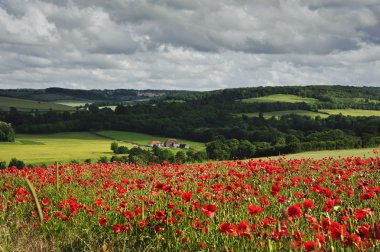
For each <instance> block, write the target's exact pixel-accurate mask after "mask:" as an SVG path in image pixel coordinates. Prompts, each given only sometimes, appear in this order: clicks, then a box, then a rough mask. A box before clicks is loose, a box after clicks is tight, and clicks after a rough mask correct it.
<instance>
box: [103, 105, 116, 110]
mask: <svg viewBox="0 0 380 252" xmlns="http://www.w3.org/2000/svg"><path fill="white" fill-rule="evenodd" d="M116 107H117V106H116V105H109V106H101V107H99V109H104V108H109V109H112V110H113V111H115V109H116Z"/></svg>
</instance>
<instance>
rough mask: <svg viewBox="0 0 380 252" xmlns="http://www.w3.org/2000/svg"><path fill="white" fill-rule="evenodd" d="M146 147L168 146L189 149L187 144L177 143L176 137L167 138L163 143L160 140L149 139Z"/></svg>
mask: <svg viewBox="0 0 380 252" xmlns="http://www.w3.org/2000/svg"><path fill="white" fill-rule="evenodd" d="M147 146H148V147H153V146H157V147H168V148H180V149H189V146H188V145H187V144H183V143H178V141H177V140H176V139H168V140H166V141H165V142H164V143H161V142H160V141H150V142H149V143H148V145H147Z"/></svg>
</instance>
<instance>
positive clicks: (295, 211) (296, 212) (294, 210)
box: [287, 204, 302, 218]
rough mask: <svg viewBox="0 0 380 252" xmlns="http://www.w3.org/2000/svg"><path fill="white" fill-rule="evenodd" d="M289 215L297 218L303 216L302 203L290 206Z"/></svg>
mask: <svg viewBox="0 0 380 252" xmlns="http://www.w3.org/2000/svg"><path fill="white" fill-rule="evenodd" d="M287 214H288V217H291V218H293V217H296V218H301V216H302V210H301V205H300V204H294V205H292V206H290V207H289V208H288V211H287Z"/></svg>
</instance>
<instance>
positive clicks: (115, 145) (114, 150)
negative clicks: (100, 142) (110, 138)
mask: <svg viewBox="0 0 380 252" xmlns="http://www.w3.org/2000/svg"><path fill="white" fill-rule="evenodd" d="M118 147H119V144H118V143H117V142H112V143H111V150H112V151H113V153H117V148H118Z"/></svg>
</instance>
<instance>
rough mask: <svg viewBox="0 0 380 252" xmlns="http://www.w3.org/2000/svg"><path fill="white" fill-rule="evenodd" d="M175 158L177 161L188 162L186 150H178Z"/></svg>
mask: <svg viewBox="0 0 380 252" xmlns="http://www.w3.org/2000/svg"><path fill="white" fill-rule="evenodd" d="M175 159H176V161H177V162H181V163H184V162H186V159H187V157H186V152H185V151H178V152H177V154H175Z"/></svg>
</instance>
